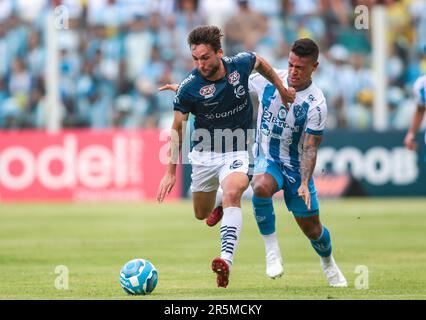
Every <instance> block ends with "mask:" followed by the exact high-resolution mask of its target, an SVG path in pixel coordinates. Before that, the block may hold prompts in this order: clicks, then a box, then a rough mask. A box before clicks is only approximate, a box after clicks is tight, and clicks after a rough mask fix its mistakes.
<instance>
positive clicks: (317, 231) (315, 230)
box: [303, 224, 322, 240]
mask: <svg viewBox="0 0 426 320" xmlns="http://www.w3.org/2000/svg"><path fill="white" fill-rule="evenodd" d="M303 232H304V233H305V235H306V236H307V237H308V238H309V239H311V240H316V239H318V238H319V237H321V232H322V227H321V224H315V225H309V226H307V227H305V228H303Z"/></svg>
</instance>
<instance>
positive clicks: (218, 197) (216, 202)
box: [214, 187, 223, 208]
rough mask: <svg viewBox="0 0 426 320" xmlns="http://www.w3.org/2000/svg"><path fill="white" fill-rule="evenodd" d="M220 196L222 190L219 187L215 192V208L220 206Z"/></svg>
mask: <svg viewBox="0 0 426 320" xmlns="http://www.w3.org/2000/svg"><path fill="white" fill-rule="evenodd" d="M222 196H223V190H222V188H221V187H219V189H217V192H216V201H215V203H214V207H215V208H217V207H219V206H221V205H222Z"/></svg>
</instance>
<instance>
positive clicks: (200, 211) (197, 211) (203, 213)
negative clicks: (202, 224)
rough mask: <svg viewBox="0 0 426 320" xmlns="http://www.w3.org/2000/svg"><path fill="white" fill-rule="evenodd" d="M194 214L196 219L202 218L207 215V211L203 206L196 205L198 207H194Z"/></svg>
mask: <svg viewBox="0 0 426 320" xmlns="http://www.w3.org/2000/svg"><path fill="white" fill-rule="evenodd" d="M194 215H195V218H197V219H198V220H204V219H206V218H207V216H208V215H209V212H207V210H205V208H200V207H198V208H194Z"/></svg>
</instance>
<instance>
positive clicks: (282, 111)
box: [278, 105, 287, 121]
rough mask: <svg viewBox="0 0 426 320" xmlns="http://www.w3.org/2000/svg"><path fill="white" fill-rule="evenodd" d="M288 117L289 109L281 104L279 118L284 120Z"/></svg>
mask: <svg viewBox="0 0 426 320" xmlns="http://www.w3.org/2000/svg"><path fill="white" fill-rule="evenodd" d="M285 118H287V110H286V108H284V106H283V105H281V106H280V110H279V111H278V119H280V120H281V121H284V120H285Z"/></svg>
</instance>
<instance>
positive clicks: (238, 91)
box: [234, 85, 246, 99]
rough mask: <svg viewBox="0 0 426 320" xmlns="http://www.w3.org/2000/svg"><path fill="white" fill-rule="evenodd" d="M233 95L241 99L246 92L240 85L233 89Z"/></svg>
mask: <svg viewBox="0 0 426 320" xmlns="http://www.w3.org/2000/svg"><path fill="white" fill-rule="evenodd" d="M234 94H235V96H236V97H237V98H238V99H241V98H242V97H243V96H244V95H245V94H246V90H244V87H243V86H242V85H239V86H238V88H234Z"/></svg>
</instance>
